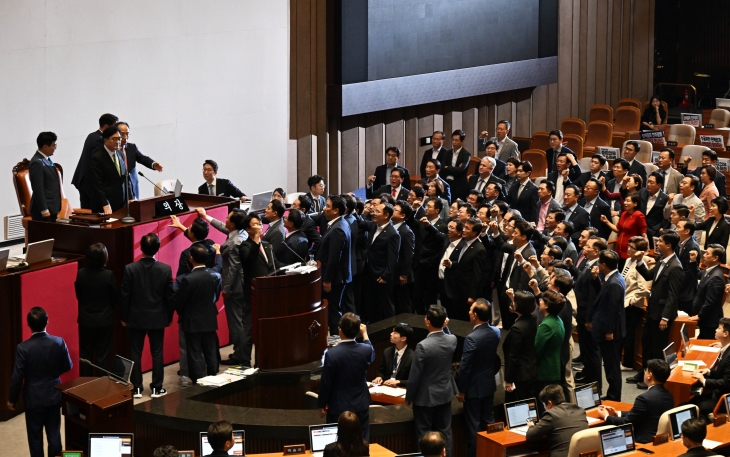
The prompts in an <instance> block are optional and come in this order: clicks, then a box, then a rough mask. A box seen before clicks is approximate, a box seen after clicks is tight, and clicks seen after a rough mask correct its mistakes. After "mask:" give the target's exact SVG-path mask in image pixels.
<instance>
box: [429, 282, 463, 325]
mask: <svg viewBox="0 0 730 457" xmlns="http://www.w3.org/2000/svg"><path fill="white" fill-rule="evenodd" d="M444 284H445V283H444V280H443V279H439V280H438V290H439V301H440V302H441V306H443V307H444V309H446V315H447V316H449V318H450V319H455V317H454V316H455V315H456V314H457V313H456V299H455V298H454V297H451V296H449V294H447V293H446V287H445V286H444ZM426 309H428V308H426Z"/></svg>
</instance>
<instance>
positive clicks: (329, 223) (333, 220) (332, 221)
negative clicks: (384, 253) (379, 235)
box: [327, 216, 374, 239]
mask: <svg viewBox="0 0 730 457" xmlns="http://www.w3.org/2000/svg"><path fill="white" fill-rule="evenodd" d="M341 217H342V216H337V217H336V218H334V219H332V220H331V221H329V222H327V228H330V227H332V224H334V223H335V222H337V220H338V219H339V218H341ZM373 239H374V238H373Z"/></svg>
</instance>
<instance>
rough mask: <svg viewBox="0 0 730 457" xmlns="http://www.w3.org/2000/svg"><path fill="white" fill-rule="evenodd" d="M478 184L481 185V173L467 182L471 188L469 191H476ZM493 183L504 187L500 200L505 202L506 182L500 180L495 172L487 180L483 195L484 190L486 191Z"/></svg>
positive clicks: (470, 177) (474, 175)
mask: <svg viewBox="0 0 730 457" xmlns="http://www.w3.org/2000/svg"><path fill="white" fill-rule="evenodd" d="M477 183H479V173H476V174H473V175H471V176H469V180H468V182H467V184H468V185H467V187H468V188H469V190H472V189H476V188H477ZM491 183H497V184H499V185H500V186H502V192H501V193H500V194H499V199H500V200H504V199H505V198H506V195H505V194H504V192H505V189H504V180H503V179H500V178H498V177H497V176H496V175H495V173H494V170H492V174H491V175H489V177H488V178H487V181H486V182H485V183H484V187H482V193H484V189H486V188H487V186H488V185H490V184H491Z"/></svg>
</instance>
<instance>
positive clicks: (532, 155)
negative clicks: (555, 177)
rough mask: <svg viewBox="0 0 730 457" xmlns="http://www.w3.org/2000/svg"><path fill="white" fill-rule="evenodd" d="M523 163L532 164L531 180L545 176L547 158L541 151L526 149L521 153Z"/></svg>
mask: <svg viewBox="0 0 730 457" xmlns="http://www.w3.org/2000/svg"><path fill="white" fill-rule="evenodd" d="M522 160H523V161H528V160H529V161H530V163H531V164H532V178H539V177H541V176H547V157H545V151H543V150H541V149H528V150H527V151H524V152H523V153H522Z"/></svg>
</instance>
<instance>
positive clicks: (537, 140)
mask: <svg viewBox="0 0 730 457" xmlns="http://www.w3.org/2000/svg"><path fill="white" fill-rule="evenodd" d="M530 149H541V150H543V151H546V150H548V149H550V135H549V134H548V132H535V133H533V134H532V142H531V143H530Z"/></svg>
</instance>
